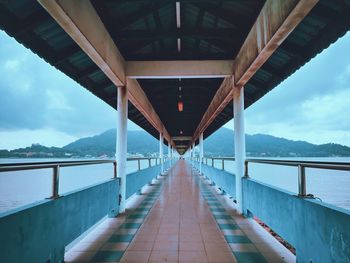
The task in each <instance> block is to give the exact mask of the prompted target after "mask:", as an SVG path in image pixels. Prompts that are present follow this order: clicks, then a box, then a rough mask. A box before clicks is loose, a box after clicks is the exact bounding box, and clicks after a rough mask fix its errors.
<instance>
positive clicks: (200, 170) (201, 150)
mask: <svg viewBox="0 0 350 263" xmlns="http://www.w3.org/2000/svg"><path fill="white" fill-rule="evenodd" d="M203 157H204V152H203V133H201V134H200V135H199V173H200V174H202V162H203Z"/></svg>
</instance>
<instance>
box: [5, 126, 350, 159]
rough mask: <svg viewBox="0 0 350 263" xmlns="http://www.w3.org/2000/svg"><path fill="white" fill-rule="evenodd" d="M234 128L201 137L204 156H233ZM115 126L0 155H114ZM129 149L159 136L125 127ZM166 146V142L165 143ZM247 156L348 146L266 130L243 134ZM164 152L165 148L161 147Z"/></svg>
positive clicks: (144, 147)
mask: <svg viewBox="0 0 350 263" xmlns="http://www.w3.org/2000/svg"><path fill="white" fill-rule="evenodd" d="M233 138H234V136H233V131H232V130H230V129H226V128H221V129H219V130H218V131H217V132H215V133H214V134H213V135H212V136H210V137H208V138H207V139H206V140H205V141H204V151H205V155H206V156H233V155H234V139H233ZM115 145H116V130H115V129H111V130H108V131H105V132H103V133H101V134H99V135H96V136H93V137H86V138H82V139H79V140H77V141H75V142H72V143H70V144H68V145H66V146H64V147H62V148H58V147H45V146H42V145H38V144H33V145H32V146H30V147H26V148H21V149H16V150H12V151H7V150H0V157H99V156H109V157H113V156H114V155H115ZM127 147H128V153H129V154H132V155H136V154H142V155H144V156H149V155H152V154H154V153H157V152H158V151H159V143H158V140H157V139H155V138H154V137H152V136H151V135H149V134H148V133H147V132H145V131H128V145H127ZM164 147H165V146H164ZM246 151H247V156H255V157H330V156H350V147H347V146H343V145H340V144H334V143H328V144H322V145H316V144H312V143H308V142H305V141H292V140H287V139H284V138H278V137H274V136H271V135H266V134H255V135H246ZM164 153H167V150H166V149H165V148H164Z"/></svg>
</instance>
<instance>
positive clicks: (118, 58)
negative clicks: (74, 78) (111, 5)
mask: <svg viewBox="0 0 350 263" xmlns="http://www.w3.org/2000/svg"><path fill="white" fill-rule="evenodd" d="M38 1H39V3H40V4H41V5H42V6H43V7H44V8H45V9H46V10H47V11H48V13H49V14H50V15H51V16H52V17H53V18H54V19H55V20H56V21H57V23H58V24H59V25H60V26H61V27H62V28H63V29H64V30H65V31H66V33H67V34H68V35H69V36H70V37H71V38H72V39H73V40H74V41H75V42H76V43H77V44H78V45H79V46H80V48H81V49H82V50H83V51H84V52H85V53H86V54H87V55H88V56H89V57H90V58H91V60H92V61H94V63H95V64H96V65H97V66H98V67H99V68H100V69H101V70H102V71H103V72H104V73H105V75H106V76H107V77H108V78H109V79H110V80H111V81H112V82H113V84H114V85H115V86H125V85H127V88H128V97H129V100H130V102H131V103H132V104H134V105H135V107H136V108H137V109H138V110H139V111H140V112H141V113H142V114H143V115H144V116H145V118H146V119H147V120H148V121H149V122H150V123H151V124H152V125H153V126H154V127H155V128H156V129H157V130H158V131H159V132H162V133H163V134H164V137H165V139H166V140H167V141H168V142H170V143H171V144H172V145H174V142H173V141H172V140H171V136H170V135H169V134H168V132H167V131H166V129H165V127H164V125H163V124H162V122H161V121H160V119H159V116H158V115H157V113H156V112H155V110H154V109H153V107H152V105H151V103H150V102H149V100H148V98H147V96H146V94H145V93H144V92H143V90H142V88H141V87H140V85H139V84H138V83H137V81H136V80H128V81H127V78H126V75H125V60H124V58H123V56H122V55H121V53H120V52H119V50H118V48H117V47H116V45H115V43H114V41H113V39H112V38H111V36H110V35H109V33H108V32H107V30H106V28H105V26H104V24H103V23H102V21H101V19H100V17H99V16H98V14H97V13H96V10H95V9H94V7H93V6H92V4H91V2H90V1H84V0H76V1H71V0H38ZM127 82H128V83H127Z"/></svg>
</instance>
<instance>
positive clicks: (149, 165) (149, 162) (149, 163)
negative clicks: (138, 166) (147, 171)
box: [148, 158, 151, 167]
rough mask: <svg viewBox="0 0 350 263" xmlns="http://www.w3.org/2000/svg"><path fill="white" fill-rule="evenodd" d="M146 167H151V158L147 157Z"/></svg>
mask: <svg viewBox="0 0 350 263" xmlns="http://www.w3.org/2000/svg"><path fill="white" fill-rule="evenodd" d="M148 167H151V158H148Z"/></svg>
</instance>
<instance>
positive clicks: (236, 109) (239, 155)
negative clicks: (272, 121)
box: [233, 87, 246, 213]
mask: <svg viewBox="0 0 350 263" xmlns="http://www.w3.org/2000/svg"><path fill="white" fill-rule="evenodd" d="M233 94H234V96H233V114H234V116H233V117H234V137H235V163H236V201H237V210H238V212H239V213H242V177H243V176H244V162H245V157H246V156H245V155H246V152H245V132H244V88H243V87H242V88H236V87H234V91H233Z"/></svg>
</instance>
